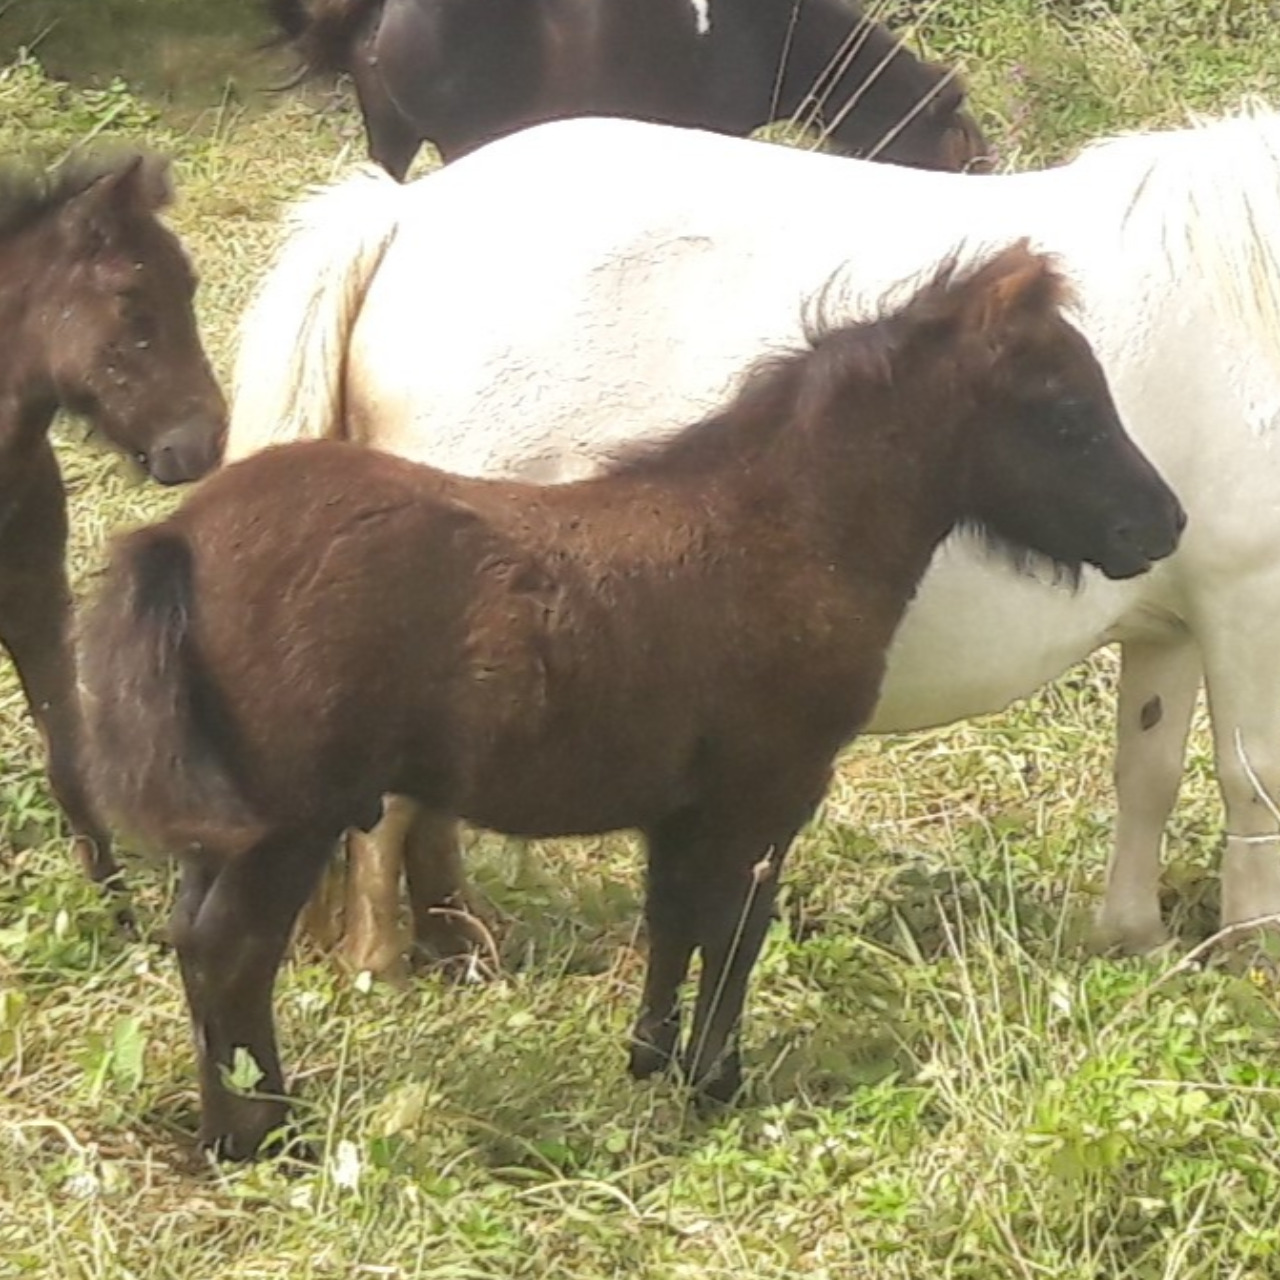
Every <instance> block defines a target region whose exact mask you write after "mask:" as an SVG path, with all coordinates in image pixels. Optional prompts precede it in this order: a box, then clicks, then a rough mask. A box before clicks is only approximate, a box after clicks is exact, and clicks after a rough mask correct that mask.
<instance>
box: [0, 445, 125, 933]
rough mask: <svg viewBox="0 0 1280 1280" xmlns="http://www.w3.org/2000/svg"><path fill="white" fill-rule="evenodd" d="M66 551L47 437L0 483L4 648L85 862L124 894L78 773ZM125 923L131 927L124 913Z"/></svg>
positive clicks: (93, 875) (98, 879)
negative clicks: (7, 652) (14, 668)
mask: <svg viewBox="0 0 1280 1280" xmlns="http://www.w3.org/2000/svg"><path fill="white" fill-rule="evenodd" d="M6 464H7V460H6ZM66 547H67V504H66V496H65V494H64V492H63V488H62V475H61V473H60V472H59V470H58V462H57V458H56V457H55V456H54V452H53V449H52V447H51V446H50V444H49V442H48V441H47V440H46V439H44V438H43V437H41V438H40V439H39V440H37V441H35V442H33V443H32V444H31V446H30V447H29V448H27V449H25V450H24V455H23V457H22V459H21V460H20V462H19V464H18V465H17V467H16V468H15V469H14V470H13V471H11V472H9V473H8V474H6V475H4V476H3V477H0V642H3V644H4V647H5V648H6V649H7V650H8V651H9V654H10V656H11V657H12V658H13V663H14V666H15V667H16V668H17V670H18V678H19V680H20V681H21V682H22V689H23V692H24V693H25V695H26V699H27V705H28V706H29V707H30V709H31V716H32V718H33V719H34V720H35V722H36V726H37V727H38V729H39V730H40V736H41V738H42V739H43V740H44V747H45V754H46V759H47V762H48V763H47V768H48V777H49V787H50V790H51V791H52V792H53V794H54V798H55V799H56V800H57V801H58V804H59V805H61V807H62V810H63V812H64V813H65V814H66V816H67V821H68V823H69V824H70V827H71V832H72V836H73V838H74V840H75V851H76V856H77V859H78V860H79V862H80V863H81V865H82V866H83V867H84V870H85V873H86V874H87V875H88V876H89V877H90V879H92V880H93V881H94V882H95V883H96V884H99V885H101V886H103V887H104V888H106V889H111V890H120V889H122V888H123V886H122V884H121V882H120V869H119V867H118V866H117V865H116V862H115V860H114V859H113V858H112V856H111V839H110V836H109V835H108V834H107V830H106V828H105V827H104V826H103V825H102V824H101V823H100V822H99V820H98V818H97V816H96V815H95V814H94V812H93V809H92V807H91V805H90V804H89V801H88V797H87V796H86V794H85V788H84V783H83V780H82V777H81V772H80V743H81V733H82V727H81V726H82V721H81V708H80V699H79V695H78V692H77V690H76V675H75V653H74V648H73V644H72V637H71V617H72V605H71V588H70V586H69V584H68V582H67V568H66ZM119 917H120V919H121V920H122V922H126V923H127V922H128V920H129V915H128V911H127V909H126V908H125V907H124V906H123V905H122V906H121V908H120V912H119Z"/></svg>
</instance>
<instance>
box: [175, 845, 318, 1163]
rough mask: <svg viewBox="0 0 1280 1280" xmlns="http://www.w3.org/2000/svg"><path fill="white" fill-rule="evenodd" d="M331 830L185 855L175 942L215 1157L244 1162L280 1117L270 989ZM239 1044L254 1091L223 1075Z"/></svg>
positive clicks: (204, 1120)
mask: <svg viewBox="0 0 1280 1280" xmlns="http://www.w3.org/2000/svg"><path fill="white" fill-rule="evenodd" d="M337 834H338V833H337V832H326V833H324V834H321V835H316V834H315V833H309V834H299V833H297V832H293V833H289V834H287V835H281V836H275V837H270V838H268V839H266V840H264V841H262V842H261V843H260V844H258V845H256V846H254V848H253V849H251V850H250V851H249V852H248V853H245V854H243V855H241V856H239V857H236V858H232V859H221V860H218V859H213V858H211V857H209V856H207V855H205V856H196V855H192V856H190V857H188V858H186V859H184V861H183V867H182V889H181V892H180V893H179V896H178V901H177V903H176V904H175V907H174V912H173V944H174V948H175V950H176V951H177V953H178V961H179V964H180V966H181V969H182V982H183V986H184V988H185V989H186V993H187V1003H188V1006H189V1008H190V1012H191V1024H192V1031H193V1034H194V1037H195V1045H196V1057H197V1060H198V1065H199V1074H200V1101H201V1123H200V1141H201V1143H202V1144H204V1145H205V1146H208V1147H210V1148H212V1149H213V1151H214V1152H215V1153H216V1154H217V1155H219V1156H222V1157H226V1158H228V1159H232V1160H246V1159H248V1158H249V1157H251V1156H252V1155H254V1154H255V1152H256V1151H257V1150H258V1147H259V1146H260V1145H261V1143H262V1141H263V1139H264V1138H265V1137H266V1136H267V1134H269V1133H270V1132H271V1131H272V1130H273V1129H276V1128H278V1127H279V1126H280V1125H281V1124H283V1123H284V1121H285V1119H286V1117H287V1114H288V1103H287V1101H286V1099H285V1097H284V1073H283V1071H282V1069H281V1065H280V1057H279V1053H278V1052H277V1049H276V1034H275V1021H274V1018H273V1015H272V992H273V989H274V986H275V979H276V973H277V971H278V970H279V968H280V961H281V959H282V957H283V955H284V951H285V947H286V946H287V944H288V941H289V935H290V931H291V930H292V928H293V924H294V921H295V920H296V919H297V916H298V912H299V911H300V910H301V908H302V905H303V903H304V902H306V900H307V897H308V895H309V894H310V893H311V891H312V890H313V889H314V888H315V885H316V882H317V881H318V879H319V877H320V873H321V871H322V870H323V868H324V864H325V861H326V860H327V858H328V856H329V853H330V851H331V849H332V847H333V842H334V841H335V840H336V838H337ZM237 1050H243V1051H244V1052H246V1053H248V1054H249V1056H250V1057H251V1059H252V1061H253V1063H254V1064H256V1067H257V1070H258V1071H259V1072H260V1073H261V1076H260V1078H259V1079H258V1080H257V1081H256V1083H255V1085H254V1086H253V1090H252V1093H246V1092H241V1091H239V1090H237V1089H235V1088H233V1087H232V1086H231V1085H230V1082H229V1081H228V1080H227V1078H226V1073H227V1072H228V1071H230V1070H232V1069H233V1068H234V1066H235V1063H236V1057H237V1054H236V1051H237Z"/></svg>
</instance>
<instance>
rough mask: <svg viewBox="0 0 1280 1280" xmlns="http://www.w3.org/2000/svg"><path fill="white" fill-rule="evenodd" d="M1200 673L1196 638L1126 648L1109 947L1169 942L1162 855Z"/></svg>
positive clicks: (1104, 923) (1107, 900) (1105, 908)
mask: <svg viewBox="0 0 1280 1280" xmlns="http://www.w3.org/2000/svg"><path fill="white" fill-rule="evenodd" d="M1200 671H1201V667H1200V654H1199V651H1198V650H1197V648H1196V645H1195V642H1194V641H1193V640H1191V639H1190V637H1187V638H1186V639H1182V640H1179V641H1175V642H1173V643H1151V642H1147V641H1142V642H1135V641H1129V642H1127V643H1125V644H1123V645H1122V646H1121V649H1120V706H1119V713H1118V715H1117V726H1116V760H1115V786H1116V835H1115V847H1114V849H1113V851H1112V854H1111V862H1110V864H1109V866H1108V867H1107V888H1106V895H1105V897H1104V898H1103V901H1102V906H1101V908H1100V909H1099V911H1098V919H1097V942H1098V944H1099V945H1100V946H1102V947H1107V948H1113V947H1114V948H1118V949H1120V950H1123V951H1130V952H1141V951H1148V950H1150V949H1151V948H1152V947H1156V946H1159V945H1160V943H1162V942H1164V941H1165V939H1166V938H1167V937H1168V933H1167V931H1166V929H1165V926H1164V922H1163V921H1162V920H1161V918H1160V897H1159V890H1160V850H1161V845H1162V842H1163V839H1164V828H1165V823H1166V822H1167V821H1168V820H1169V814H1170V813H1171V812H1172V811H1173V806H1174V803H1175V802H1176V800H1177V798H1178V787H1179V785H1180V784H1181V782H1182V768H1183V759H1184V756H1185V753H1186V745H1187V731H1188V729H1189V728H1190V727H1191V713H1192V711H1193V710H1194V709H1195V702H1196V694H1197V693H1198V692H1199V690H1200Z"/></svg>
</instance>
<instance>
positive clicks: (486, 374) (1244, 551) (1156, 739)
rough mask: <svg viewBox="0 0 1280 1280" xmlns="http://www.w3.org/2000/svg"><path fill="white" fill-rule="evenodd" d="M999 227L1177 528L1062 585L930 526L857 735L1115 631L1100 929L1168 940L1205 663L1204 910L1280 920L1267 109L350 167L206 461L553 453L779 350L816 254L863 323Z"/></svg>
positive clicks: (589, 454) (259, 304)
mask: <svg viewBox="0 0 1280 1280" xmlns="http://www.w3.org/2000/svg"><path fill="white" fill-rule="evenodd" d="M1022 235H1029V236H1030V237H1031V240H1032V243H1033V245H1034V247H1036V248H1039V249H1044V250H1049V251H1052V252H1053V253H1055V254H1057V255H1058V256H1059V259H1060V262H1061V264H1062V266H1063V267H1064V268H1065V269H1066V271H1067V273H1068V275H1069V276H1070V277H1071V278H1072V280H1073V281H1074V282H1075V283H1076V285H1077V287H1078V289H1079V292H1080V297H1081V311H1080V323H1081V326H1082V328H1083V330H1084V332H1085V333H1086V334H1087V336H1088V337H1089V338H1090V340H1091V341H1092V343H1093V345H1094V347H1095V349H1096V350H1097V353H1098V355H1099V357H1100V358H1101V360H1102V363H1103V365H1104V367H1105V368H1106V369H1107V372H1108V375H1109V377H1110V379H1111V382H1112V387H1113V390H1114V393H1115V397H1116V400H1117V403H1118V404H1119V406H1120V408H1121V412H1122V413H1123V415H1124V417H1125V419H1126V423H1127V426H1128V427H1129V429H1130V431H1131V432H1132V434H1133V435H1134V437H1135V438H1136V439H1137V440H1138V441H1139V443H1140V444H1141V446H1142V447H1143V448H1144V450H1145V451H1146V452H1147V453H1148V454H1149V456H1150V457H1151V458H1152V459H1153V461H1154V462H1155V463H1156V465H1157V466H1158V467H1159V468H1160V469H1161V471H1162V473H1163V474H1164V476H1165V477H1166V478H1167V479H1168V481H1169V482H1170V483H1171V484H1172V485H1173V487H1174V489H1175V490H1176V491H1177V492H1178V494H1179V496H1180V497H1181V499H1182V502H1183V505H1184V506H1185V507H1186V509H1187V512H1188V514H1189V517H1190V522H1189V525H1188V529H1187V532H1186V535H1185V538H1184V540H1183V543H1182V547H1181V550H1180V551H1179V552H1178V553H1177V554H1176V555H1175V556H1174V557H1173V558H1172V560H1170V561H1167V562H1165V563H1164V564H1162V565H1160V566H1159V567H1157V568H1156V570H1155V571H1154V572H1152V573H1150V574H1148V575H1146V576H1145V577H1142V578H1138V579H1135V580H1133V581H1129V582H1110V581H1106V580H1104V579H1103V578H1102V577H1101V576H1100V575H1098V574H1096V573H1095V572H1093V571H1091V570H1086V573H1085V578H1084V581H1083V583H1082V585H1081V587H1080V589H1079V590H1078V591H1075V592H1074V593H1073V592H1071V591H1069V590H1067V589H1064V588H1063V587H1062V586H1059V585H1054V584H1051V583H1049V582H1047V581H1044V580H1042V579H1041V578H1037V577H1036V576H1034V575H1028V574H1025V573H1019V572H1017V571H1015V570H1014V569H1013V568H1011V567H1010V566H1008V565H1007V564H1004V563H1002V562H1000V561H999V560H997V559H993V558H992V557H990V556H989V555H987V554H986V553H984V552H983V551H982V550H981V549H980V548H979V547H978V546H977V545H976V544H974V543H973V542H972V541H969V540H966V539H964V538H956V539H953V540H952V541H951V542H950V543H948V544H947V545H945V546H944V547H943V548H942V550H941V551H940V552H939V554H938V556H937V557H936V558H935V561H934V564H933V567H932V568H931V569H930V571H929V574H928V576H927V578H926V580H925V584H924V586H923V588H922V589H921V592H920V594H919V596H918V598H917V599H916V601H915V602H914V604H913V605H912V607H911V609H910V610H909V612H908V615H907V618H906V620H905V622H904V623H903V625H902V628H901V630H900V631H899V633H898V636H897V639H896V640H895V642H894V645H893V648H892V652H891V655H890V661H889V669H888V675H887V678H886V680H885V685H884V691H883V695H882V698H881V702H880V705H879V708H878V710H877V712H876V716H875V719H874V721H873V723H872V725H871V726H870V728H871V730H872V731H880V732H899V731H905V730H912V729H918V728H923V727H926V726H932V725H938V724H942V723H946V722H949V721H952V720H956V719H960V718H962V717H967V716H973V715H979V714H982V713H984V712H991V711H996V710H999V709H1001V708H1003V707H1005V706H1006V705H1007V704H1008V703H1010V702H1011V701H1013V700H1014V699H1016V698H1019V697H1022V696H1024V695H1026V694H1027V693H1029V692H1031V691H1032V690H1034V689H1036V688H1037V686H1039V685H1041V684H1043V683H1044V682H1046V681H1048V680H1050V679H1052V678H1054V677H1055V676H1057V675H1059V674H1060V673H1061V672H1062V671H1063V670H1065V669H1066V668H1067V667H1068V666H1070V665H1071V664H1072V663H1074V662H1076V661H1078V660H1079V659H1081V658H1084V657H1085V656H1087V655H1088V654H1089V653H1091V652H1092V651H1093V650H1095V649H1097V648H1098V647H1099V646H1101V645H1105V644H1107V643H1109V642H1112V641H1119V642H1120V645H1121V651H1122V669H1121V679H1120V698H1119V741H1118V749H1117V757H1116V787H1117V799H1118V817H1117V824H1116V834H1115V849H1114V852H1113V855H1112V859H1111V863H1110V868H1109V873H1108V884H1107V892H1106V897H1105V900H1104V903H1103V905H1102V907H1101V911H1100V918H1099V923H1100V927H1101V930H1102V933H1103V935H1104V937H1105V939H1106V940H1108V941H1110V942H1112V943H1115V944H1118V945H1121V946H1124V947H1126V948H1129V949H1142V948H1146V947H1149V946H1151V945H1153V944H1155V943H1156V942H1158V941H1159V940H1161V939H1162V938H1163V937H1164V936H1165V932H1164V927H1163V924H1162V921H1161V918H1160V911H1159V905H1158V900H1157V883H1158V879H1159V872H1160V848H1161V840H1162V834H1163V828H1164V824H1165V822H1166V819H1167V818H1168V816H1169V813H1170V811H1171V809H1172V806H1173V804H1174V801H1175V798H1176V794H1177V790H1178V785H1179V781H1180V778H1181V773H1182V766H1183V754H1184V746H1185V740H1186V735H1187V731H1188V726H1189V723H1190V718H1191V714H1192V709H1193V704H1194V701H1195V697H1196V694H1197V691H1198V688H1199V684H1200V680H1201V676H1202V673H1203V675H1204V677H1205V679H1206V681H1207V688H1208V695H1209V704H1210V711H1211V715H1212V720H1213V728H1214V735H1215V746H1216V754H1217V774H1218V779H1219V783H1220V786H1221V790H1222V795H1223V799H1224V802H1225V809H1226V829H1227V841H1226V851H1225V853H1224V855H1223V864H1222V890H1223V892H1222V904H1223V906H1222V910H1223V919H1224V922H1225V923H1228V924H1230V923H1236V922H1241V921H1244V920H1247V919H1251V918H1254V917H1257V916H1262V915H1268V914H1271V913H1275V912H1280V822H1277V819H1276V817H1275V816H1274V813H1275V811H1274V810H1273V809H1272V807H1271V805H1270V804H1269V801H1268V800H1267V798H1266V796H1264V795H1263V794H1260V791H1259V787H1258V785H1255V781H1254V778H1252V777H1251V776H1250V774H1251V772H1252V773H1253V774H1255V775H1256V779H1257V782H1258V784H1260V786H1261V787H1262V789H1263V790H1264V791H1265V792H1266V793H1268V794H1269V795H1278V794H1280V699H1277V697H1276V696H1275V691H1274V679H1275V668H1276V664H1277V658H1276V647H1277V644H1278V643H1280V267H1278V266H1277V247H1278V246H1280V117H1277V116H1273V115H1271V114H1269V113H1265V112H1261V111H1253V112H1249V113H1246V114H1243V115H1241V116H1238V117H1235V118H1231V119H1225V120H1222V121H1219V122H1217V123H1212V124H1208V125H1204V126H1202V127H1198V128H1194V129H1189V130H1183V131H1177V132H1167V133H1153V134H1145V135H1133V136H1128V137H1123V138H1118V139H1114V140H1111V141H1108V142H1105V143H1101V144H1098V145H1095V146H1092V147H1090V148H1089V149H1087V150H1086V151H1085V152H1084V153H1083V154H1082V155H1081V156H1080V158H1079V159H1077V160H1075V161H1074V162H1073V163H1071V164H1068V165H1065V166H1063V167H1061V168H1057V169H1053V170H1049V171H1046V172H1042V173H1030V174H1020V175H1013V176H1002V177H966V176H957V175H950V174H935V173H925V172H919V171H913V170H906V169H895V168H892V167H890V166H885V165H874V164H867V163H860V162H856V161H850V160H846V159H837V158H832V157H828V156H824V155H818V154H813V153H810V152H803V151H796V150H790V149H787V148H783V147H776V146H766V145H762V144H760V143H757V142H748V141H742V140H738V139H731V138H726V137H720V136H716V135H712V134H703V133H697V132H692V131H685V130H679V129H673V128H667V127H662V126H657V125H646V124H641V123H636V122H632V121H623V120H573V121H566V122H561V123H556V124H550V125H544V126H541V127H539V128H536V129H531V130H528V131H527V132H525V133H522V134H518V135H516V136H513V137H510V138H507V139H505V140H504V141H501V142H498V143H496V144H494V145H492V146H490V147H488V148H485V149H484V150H482V151H480V152H477V153H476V154H474V155H472V156H471V157H469V158H467V159H464V160H461V161H459V162H458V163H456V164H454V165H450V166H449V167H448V168H447V169H445V170H443V171H441V172H439V173H435V174H432V175H430V176H428V177H426V178H423V179H421V180H420V181H418V182H415V183H412V184H410V185H408V186H405V187H399V186H397V185H395V184H394V183H392V182H390V181H389V180H386V179H385V178H382V177H379V176H377V175H374V174H363V175H360V176H356V177H353V178H351V179H349V180H347V181H346V182H343V183H340V184H338V185H336V186H334V187H332V188H330V189H328V190H327V191H324V192H322V193H321V194H319V195H318V196H316V197H314V198H312V199H311V200H310V201H309V202H308V203H305V204H304V205H302V206H301V207H300V208H299V209H298V210H297V212H296V214H295V224H294V230H293V233H292V235H291V237H290V238H289V240H288V241H287V242H286V244H285V245H284V247H283V251H282V253H281V255H280V257H279V260H278V262H277V264H276V266H275V267H274V269H273V271H272V272H271V273H270V274H269V275H268V276H267V278H266V280H265V282H264V284H263V286H262V289H261V292H260V294H259V296H258V298H257V301H256V303H255V305H254V306H253V307H252V309H251V311H250V312H249V314H248V315H247V317H246V320H245V324H244V328H243V334H242V344H241V351H240V357H239V363H238V367H237V371H236V390H235V405H234V411H233V416H232V423H231V429H230V440H229V444H228V457H230V458H234V457H238V456H243V455H245V454H247V453H250V452H252V451H254V450H257V449H260V448H262V447H263V446H265V445H269V444H272V443H276V442H280V441H284V440H295V439H300V438H312V437H320V436H336V435H345V436H349V437H351V438H354V439H358V440H362V441H365V442H366V443H368V444H370V445H376V446H378V447H381V448H385V449H388V450H392V451H394V452H397V453H401V454H404V455H406V456H409V457H413V458H417V459H420V460H422V461H427V462H430V463H432V464H433V465H435V466H438V467H444V468H448V469H452V470H454V471H458V472H464V473H468V474H476V475H508V476H518V477H522V478H524V479H533V480H539V481H548V482H550V481H556V480H563V479H569V478H572V477H577V476H581V475H584V474H586V473H588V472H592V471H594V470H596V469H598V468H599V467H600V466H601V465H602V464H603V463H604V462H605V461H607V459H608V458H609V457H610V455H611V454H612V453H613V452H614V451H615V449H616V448H617V447H618V446H619V445H621V444H624V443H629V442H631V441H633V440H635V439H636V438H637V437H646V436H656V435H660V434H662V433H664V432H667V431H669V430H670V429H672V428H674V427H676V426H678V425H680V424H684V423H688V422H691V421H693V420H695V419H696V418H697V417H698V416H699V415H701V414H703V413H704V412H705V411H707V410H709V409H710V408H712V407H713V406H714V405H716V404H717V403H718V402H719V401H721V400H722V399H723V398H724V397H725V396H726V395H727V394H728V393H729V392H730V390H731V389H732V387H733V386H734V385H735V382H736V380H737V378H738V377H739V376H740V374H741V373H742V371H743V370H744V369H745V368H746V367H747V366H748V365H749V364H750V363H751V362H752V361H753V360H754V359H755V358H756V357H757V356H759V355H760V354H762V353H763V352H765V351H768V350H772V349H777V348H779V347H783V346H788V345H790V344H792V343H794V342H795V341H796V340H797V339H798V337H799V335H800V331H801V325H802V321H803V317H804V314H805V305H806V300H807V299H810V298H811V297H813V296H814V295H815V294H817V293H819V292H820V291H821V290H822V289H823V287H824V286H825V285H827V283H828V282H829V281H830V280H831V278H832V276H833V274H835V273H838V282H839V287H840V290H841V293H840V295H839V296H840V297H841V299H847V306H848V309H849V310H850V312H853V313H859V312H867V311H870V310H873V309H874V308H875V307H876V306H878V305H879V304H880V303H881V302H882V301H883V299H884V297H885V295H886V293H887V292H889V291H891V290H892V289H893V288H894V287H895V286H898V285H899V284H900V283H901V282H902V281H904V280H906V279H908V278H910V277H912V276H915V275H918V273H919V272H921V271H922V270H928V269H930V268H932V266H933V265H934V264H935V263H937V262H938V260H939V259H941V258H942V257H943V256H944V255H945V254H947V253H949V252H951V251H954V250H956V249H957V248H958V247H961V248H962V249H963V251H964V252H966V253H976V252H978V251H985V250H987V249H990V248H994V247H996V246H999V245H1003V244H1005V243H1007V242H1008V241H1010V240H1012V239H1014V238H1016V237H1018V236H1022ZM1268 238H1270V242H1269V240H1268ZM391 883H392V884H394V879H393V880H392V882H391ZM388 909H389V908H388Z"/></svg>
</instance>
